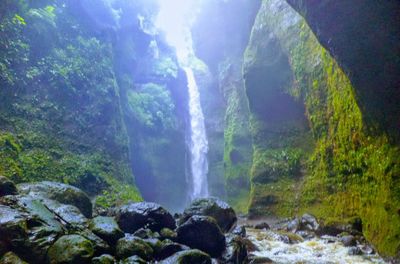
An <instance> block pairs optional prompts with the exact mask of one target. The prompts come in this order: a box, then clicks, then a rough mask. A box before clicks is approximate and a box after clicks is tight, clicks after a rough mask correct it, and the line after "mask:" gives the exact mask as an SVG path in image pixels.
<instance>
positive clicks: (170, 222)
mask: <svg viewBox="0 0 400 264" xmlns="http://www.w3.org/2000/svg"><path fill="white" fill-rule="evenodd" d="M115 214H116V220H117V222H118V225H119V226H120V228H121V229H122V230H123V231H124V232H126V233H134V232H135V231H137V230H138V229H140V228H149V229H151V230H153V231H157V232H158V231H160V230H161V229H162V228H170V229H175V227H176V225H175V220H174V218H173V217H172V215H171V214H170V213H169V212H168V211H167V210H165V209H164V208H163V207H162V206H161V205H159V204H156V203H149V202H141V203H130V204H127V205H123V206H121V207H120V208H118V209H117V210H116V212H115Z"/></svg>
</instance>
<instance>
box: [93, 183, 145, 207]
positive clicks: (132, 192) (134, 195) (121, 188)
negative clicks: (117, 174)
mask: <svg viewBox="0 0 400 264" xmlns="http://www.w3.org/2000/svg"><path fill="white" fill-rule="evenodd" d="M141 201H143V199H142V197H141V195H140V193H139V191H138V190H137V188H136V187H134V186H132V185H121V184H119V183H117V182H114V183H113V184H111V187H110V188H109V189H107V190H104V191H103V192H102V194H101V195H99V196H97V197H96V201H95V204H96V205H97V206H100V207H103V208H110V207H112V206H120V205H123V204H125V203H127V202H141Z"/></svg>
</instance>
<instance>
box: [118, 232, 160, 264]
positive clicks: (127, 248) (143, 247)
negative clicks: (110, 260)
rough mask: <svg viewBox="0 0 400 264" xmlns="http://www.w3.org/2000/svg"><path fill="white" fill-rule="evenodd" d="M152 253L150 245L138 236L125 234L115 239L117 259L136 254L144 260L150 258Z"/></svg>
mask: <svg viewBox="0 0 400 264" xmlns="http://www.w3.org/2000/svg"><path fill="white" fill-rule="evenodd" d="M153 253H154V252H153V249H152V248H151V246H150V245H149V244H148V243H147V242H146V241H144V240H143V239H141V238H139V237H135V236H133V235H130V234H126V235H125V237H123V238H121V239H119V240H118V241H117V246H116V256H117V258H119V259H125V258H128V257H131V256H133V255H137V256H139V257H141V258H142V259H144V260H151V259H152V257H153Z"/></svg>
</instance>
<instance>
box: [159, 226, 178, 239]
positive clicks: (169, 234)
mask: <svg viewBox="0 0 400 264" xmlns="http://www.w3.org/2000/svg"><path fill="white" fill-rule="evenodd" d="M177 237H178V234H177V233H176V232H175V231H174V230H171V229H169V228H163V229H161V231H160V238H161V239H170V240H172V241H176V239H177Z"/></svg>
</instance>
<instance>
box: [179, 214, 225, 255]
mask: <svg viewBox="0 0 400 264" xmlns="http://www.w3.org/2000/svg"><path fill="white" fill-rule="evenodd" d="M176 231H177V233H178V242H179V243H182V244H185V245H187V246H189V247H191V248H196V249H200V250H202V251H204V252H206V253H208V254H210V256H211V257H220V256H221V254H222V252H223V251H224V250H225V245H226V244H225V236H224V235H223V234H222V231H221V229H220V228H219V226H218V224H217V222H216V221H215V219H214V218H212V217H209V216H198V215H194V216H192V217H191V218H189V220H187V221H186V222H185V223H184V224H182V225H180V226H179V227H178V228H177V230H176Z"/></svg>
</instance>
